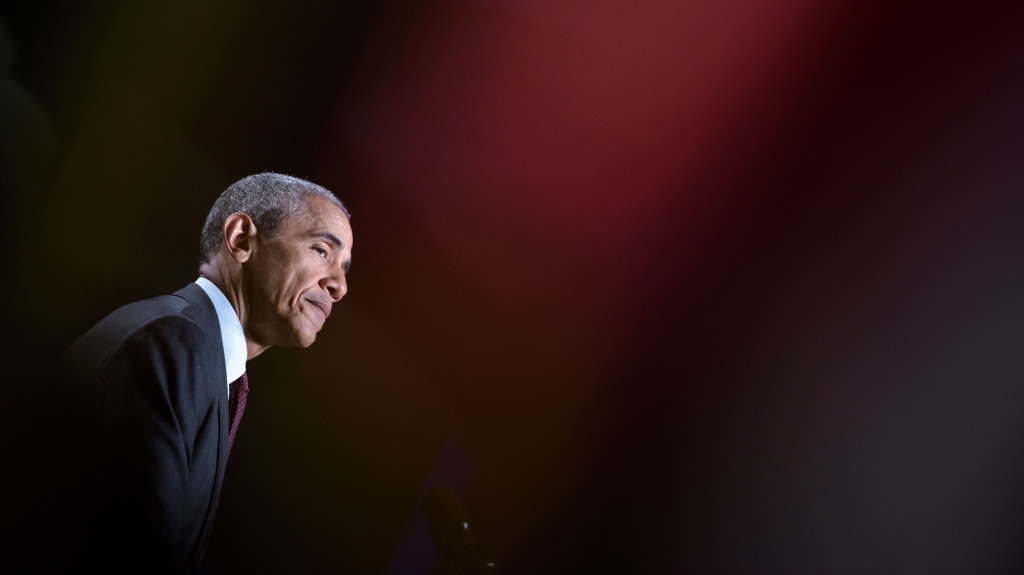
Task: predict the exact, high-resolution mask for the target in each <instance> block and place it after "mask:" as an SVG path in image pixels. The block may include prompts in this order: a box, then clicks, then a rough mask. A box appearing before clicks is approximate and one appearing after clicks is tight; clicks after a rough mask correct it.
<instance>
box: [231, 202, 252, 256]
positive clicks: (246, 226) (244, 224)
mask: <svg viewBox="0 0 1024 575" xmlns="http://www.w3.org/2000/svg"><path fill="white" fill-rule="evenodd" d="M224 246H225V247H227V249H228V253H229V254H231V257H232V258H233V259H234V260H235V261H236V262H238V263H244V262H246V261H248V260H249V258H250V257H252V252H253V249H254V248H255V247H256V224H255V223H254V222H253V221H252V218H250V217H249V216H248V215H247V214H243V213H241V212H239V213H237V214H231V215H230V216H228V218H227V219H226V220H224Z"/></svg>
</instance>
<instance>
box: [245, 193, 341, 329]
mask: <svg viewBox="0 0 1024 575" xmlns="http://www.w3.org/2000/svg"><path fill="white" fill-rule="evenodd" d="M306 201H307V206H308V208H307V209H306V210H304V211H302V212H299V213H298V214H295V215H293V216H291V217H289V218H287V219H285V220H284V221H283V222H281V224H280V225H279V226H278V228H277V233H276V235H275V236H274V237H273V238H272V239H267V238H266V237H264V236H262V235H260V236H259V238H258V240H257V242H256V249H255V250H254V251H253V254H252V257H251V259H250V260H249V261H248V262H246V264H244V267H245V268H247V269H246V273H245V274H244V275H243V278H244V280H243V281H244V282H245V292H246V294H247V300H248V302H247V304H248V307H249V309H248V321H247V322H246V331H247V333H246V336H247V337H248V338H249V339H252V340H253V341H255V342H258V343H260V344H263V345H266V346H272V345H282V346H286V347H308V346H309V345H310V344H312V343H313V341H314V340H315V339H316V334H317V332H318V331H320V328H322V327H323V326H324V321H326V320H327V316H328V315H330V313H331V305H332V304H333V303H334V302H336V301H338V300H340V299H341V298H342V297H343V296H344V295H345V293H346V292H347V291H348V284H347V283H346V281H345V273H346V272H347V271H348V266H349V263H350V262H351V260H352V227H351V226H350V225H349V222H348V218H347V217H346V216H345V214H344V212H342V211H341V210H340V209H339V208H338V207H337V206H335V205H334V204H332V203H330V202H328V201H327V200H325V199H323V198H320V197H317V196H308V197H307V200H306Z"/></svg>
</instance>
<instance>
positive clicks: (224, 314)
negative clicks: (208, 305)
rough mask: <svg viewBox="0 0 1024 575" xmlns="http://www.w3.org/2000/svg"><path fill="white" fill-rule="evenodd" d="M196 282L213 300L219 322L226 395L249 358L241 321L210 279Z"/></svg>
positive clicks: (240, 374)
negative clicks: (222, 343) (226, 384)
mask: <svg viewBox="0 0 1024 575" xmlns="http://www.w3.org/2000/svg"><path fill="white" fill-rule="evenodd" d="M196 284H197V285H199V287H201V288H203V291H204V292H206V295H207V296H209V297H210V301H212V302H213V309H215V310H216V311H217V321H219V322H220V337H221V341H223V342H224V367H225V369H226V370H227V376H228V395H230V394H231V382H232V381H235V380H236V379H238V378H240V377H242V374H243V373H245V361H246V360H247V359H248V358H249V349H248V346H246V345H245V332H244V331H242V322H240V321H238V314H236V313H235V308H233V307H231V302H229V301H228V298H227V297H225V296H224V294H223V293H222V292H221V291H220V288H218V287H217V286H216V285H215V284H214V283H213V282H212V281H210V280H208V279H206V278H204V277H201V278H199V279H197V280H196Z"/></svg>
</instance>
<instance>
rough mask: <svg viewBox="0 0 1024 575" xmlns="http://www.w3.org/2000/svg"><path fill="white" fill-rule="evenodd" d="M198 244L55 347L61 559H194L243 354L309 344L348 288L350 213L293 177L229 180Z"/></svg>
mask: <svg viewBox="0 0 1024 575" xmlns="http://www.w3.org/2000/svg"><path fill="white" fill-rule="evenodd" d="M201 244H202V263H201V266H200V270H199V271H200V276H201V277H200V278H199V279H198V280H197V281H196V282H195V283H192V284H189V285H188V286H186V287H185V288H183V289H181V290H179V291H177V292H175V293H174V294H173V295H166V296H160V297H156V298H153V299H149V300H145V301H140V302H136V303H132V304H129V305H127V306H124V307H122V308H120V309H118V310H117V311H115V312H114V313H112V314H110V315H109V316H107V317H106V318H105V319H103V321H101V322H100V323H99V324H97V325H96V326H95V327H93V328H92V329H91V330H89V331H88V332H87V333H86V334H85V335H84V336H82V338H81V339H79V340H78V341H77V342H76V343H75V344H74V345H73V346H72V347H71V348H70V349H69V350H68V352H67V353H66V354H65V356H64V358H63V359H62V368H63V374H64V375H63V376H62V378H61V381H62V384H63V385H69V386H70V389H71V390H72V393H70V394H69V397H71V398H73V399H72V410H71V411H70V412H69V413H70V414H71V415H70V416H69V417H67V418H66V420H65V425H64V430H65V431H66V432H70V434H69V433H66V434H65V436H69V437H70V436H71V434H73V437H74V444H75V447H74V449H73V450H71V451H73V452H74V454H73V455H71V456H70V457H72V458H73V459H75V461H74V462H73V465H72V468H73V469H74V470H75V475H76V481H75V487H74V488H69V489H68V490H66V493H70V494H71V495H72V497H70V499H71V500H73V501H74V502H75V513H74V516H75V518H76V520H75V521H74V522H72V523H70V524H69V525H68V526H67V527H66V529H65V530H64V533H63V536H62V537H58V538H57V539H58V540H59V541H61V542H62V543H63V544H65V545H64V547H63V549H64V551H63V559H62V561H60V562H61V563H63V564H64V566H65V567H70V568H74V569H78V568H83V569H84V568H86V567H87V566H88V568H90V569H91V568H94V567H97V566H100V567H107V568H111V567H116V568H132V569H133V570H135V571H137V572H155V571H161V572H176V573H188V572H195V571H197V570H198V569H199V566H200V564H201V562H202V557H203V553H204V551H205V549H206V545H207V541H208V540H209V536H210V531H211V527H212V524H213V519H214V516H215V514H216V511H217V503H218V499H219V495H220V489H221V485H222V483H223V480H224V473H225V465H226V463H227V461H228V455H229V454H230V451H231V446H232V443H233V441H234V438H235V432H236V430H237V429H238V424H239V421H240V420H241V416H242V413H243V411H244V408H245V399H246V393H247V392H248V377H247V375H246V374H245V362H246V361H247V360H248V359H252V358H254V357H256V356H257V355H259V354H260V353H262V352H263V351H265V350H266V349H267V348H269V347H271V346H274V345H283V346H289V347H307V346H309V345H310V344H311V343H313V340H314V339H315V338H316V334H317V332H318V331H319V330H320V328H321V327H323V324H324V321H325V320H326V319H327V316H328V315H330V312H331V306H332V304H333V303H335V302H337V301H338V300H340V299H341V298H342V297H343V296H344V295H345V293H346V291H347V289H348V288H347V284H346V280H345V274H346V272H347V271H348V267H349V264H350V261H351V250H352V228H351V226H350V225H349V220H348V213H347V211H346V210H345V208H344V206H343V205H342V203H341V202H340V201H338V199H337V198H335V196H334V195H333V194H331V192H329V191H327V190H326V189H324V188H322V187H320V186H317V185H315V184H312V183H309V182H306V181H303V180H299V179H297V178H292V177H289V176H283V175H279V174H269V173H267V174H259V175H256V176H250V177H248V178H244V179H242V180H240V181H238V182H236V183H235V184H233V185H232V186H230V187H229V188H228V189H227V190H226V191H225V192H224V193H223V194H222V195H221V196H220V198H219V199H218V200H217V201H216V203H215V204H214V206H213V209H212V210H211V212H210V215H209V217H208V218H207V221H206V224H205V226H204V229H203V233H202V242H201ZM68 509H70V508H68Z"/></svg>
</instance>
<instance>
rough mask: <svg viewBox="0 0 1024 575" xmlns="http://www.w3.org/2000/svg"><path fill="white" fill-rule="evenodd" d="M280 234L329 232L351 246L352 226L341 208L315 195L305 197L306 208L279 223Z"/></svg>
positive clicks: (306, 234) (302, 234)
mask: <svg viewBox="0 0 1024 575" xmlns="http://www.w3.org/2000/svg"><path fill="white" fill-rule="evenodd" d="M279 229H280V233H281V234H282V235H297V236H308V235H312V234H319V233H324V232H327V233H331V234H334V235H336V236H338V237H339V238H341V240H342V241H343V242H344V243H345V247H348V248H351V247H352V226H351V225H350V224H349V221H348V217H347V216H346V215H345V212H343V211H341V208H339V207H338V206H336V205H334V204H332V203H331V202H329V201H327V200H325V199H323V198H320V197H317V196H307V197H306V209H304V210H301V211H299V212H298V213H296V214H294V215H292V216H290V217H288V218H287V219H285V220H284V221H283V222H281V225H280V228H279Z"/></svg>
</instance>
